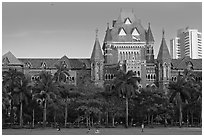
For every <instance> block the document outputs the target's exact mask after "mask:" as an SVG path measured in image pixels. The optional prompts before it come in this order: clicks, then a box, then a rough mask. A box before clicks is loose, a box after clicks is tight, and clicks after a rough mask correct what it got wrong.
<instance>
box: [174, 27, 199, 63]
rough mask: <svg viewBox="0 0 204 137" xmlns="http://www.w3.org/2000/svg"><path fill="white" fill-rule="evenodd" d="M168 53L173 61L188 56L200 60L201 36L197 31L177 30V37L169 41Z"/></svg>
mask: <svg viewBox="0 0 204 137" xmlns="http://www.w3.org/2000/svg"><path fill="white" fill-rule="evenodd" d="M170 52H171V57H172V58H173V59H178V58H184V57H185V56H188V57H190V58H192V59H201V58H202V34H201V33H200V32H198V30H197V29H189V28H186V29H179V30H178V31H177V37H175V38H174V39H172V40H170Z"/></svg>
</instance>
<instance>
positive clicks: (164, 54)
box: [157, 31, 171, 61]
mask: <svg viewBox="0 0 204 137" xmlns="http://www.w3.org/2000/svg"><path fill="white" fill-rule="evenodd" d="M164 59H171V56H170V54H169V50H168V47H167V45H166V40H165V38H164V31H163V36H162V41H161V46H160V48H159V53H158V56H157V60H158V61H161V60H164Z"/></svg>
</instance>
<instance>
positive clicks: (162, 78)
mask: <svg viewBox="0 0 204 137" xmlns="http://www.w3.org/2000/svg"><path fill="white" fill-rule="evenodd" d="M157 61H158V83H159V88H160V89H163V90H164V91H166V90H167V86H168V84H169V81H170V78H171V76H170V74H171V73H170V71H171V70H170V69H171V56H170V54H169V50H168V47H167V45H166V40H165V38H164V30H163V34H162V41H161V46H160V49H159V53H158V56H157Z"/></svg>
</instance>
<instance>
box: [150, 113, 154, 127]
mask: <svg viewBox="0 0 204 137" xmlns="http://www.w3.org/2000/svg"><path fill="white" fill-rule="evenodd" d="M153 120H154V117H153V115H152V118H151V126H153Z"/></svg>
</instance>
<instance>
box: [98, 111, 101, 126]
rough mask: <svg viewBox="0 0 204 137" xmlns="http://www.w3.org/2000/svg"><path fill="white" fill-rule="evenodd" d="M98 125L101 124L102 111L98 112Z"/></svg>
mask: <svg viewBox="0 0 204 137" xmlns="http://www.w3.org/2000/svg"><path fill="white" fill-rule="evenodd" d="M98 125H99V126H101V113H99V114H98Z"/></svg>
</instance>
